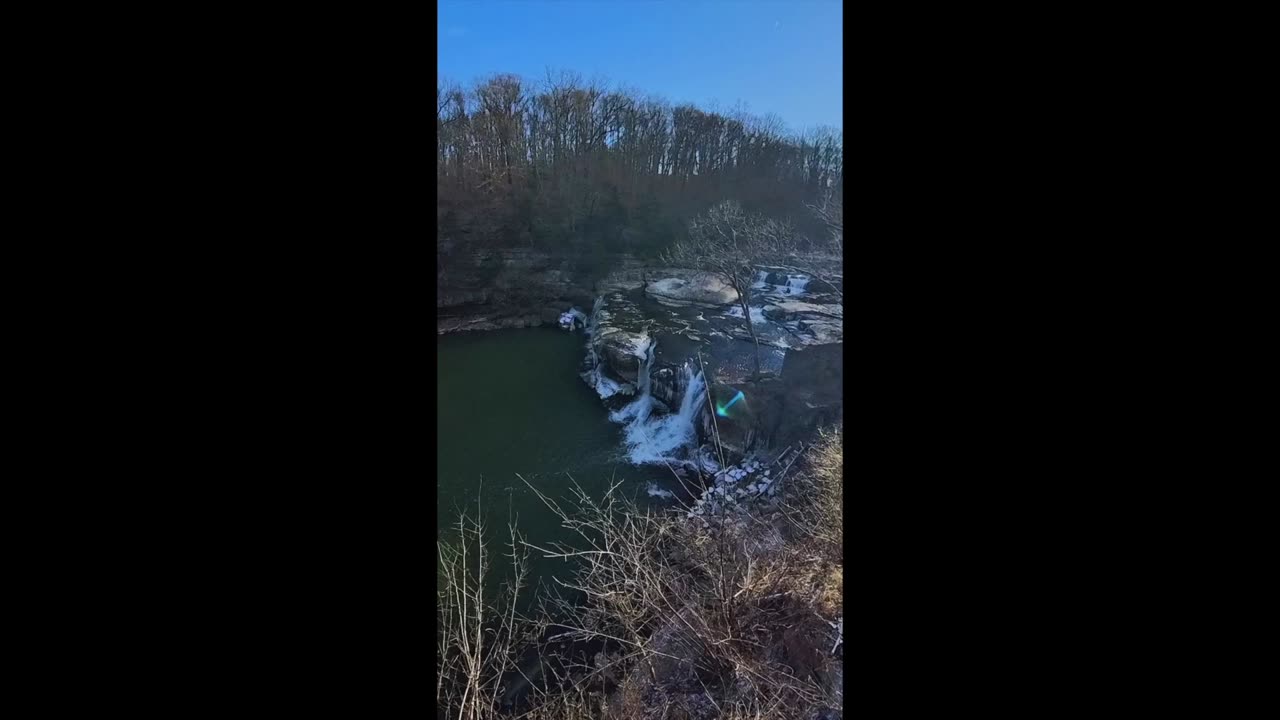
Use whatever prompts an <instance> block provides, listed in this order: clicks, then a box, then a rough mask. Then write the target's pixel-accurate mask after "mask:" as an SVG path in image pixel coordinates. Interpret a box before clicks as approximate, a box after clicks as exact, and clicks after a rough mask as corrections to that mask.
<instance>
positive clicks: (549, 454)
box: [436, 328, 670, 579]
mask: <svg viewBox="0 0 1280 720" xmlns="http://www.w3.org/2000/svg"><path fill="white" fill-rule="evenodd" d="M585 342H586V338H585V337H583V335H582V333H581V332H577V333H569V332H566V331H564V330H557V329H550V328H535V329H527V330H496V331H490V332H478V333H459V334H452V335H445V336H441V337H440V338H439V339H438V340H437V345H436V359H437V362H438V365H437V367H438V369H437V375H436V389H437V392H438V393H439V399H438V404H437V406H436V420H437V428H438V429H437V441H438V454H437V460H436V475H437V480H436V482H437V485H436V501H437V521H438V523H439V525H438V527H439V528H440V529H441V531H442V533H446V532H447V531H448V528H449V527H450V526H451V525H453V524H454V523H456V521H457V512H458V509H459V508H460V507H461V506H463V505H466V506H467V507H468V508H469V509H470V510H471V511H472V512H474V511H475V509H476V501H477V498H479V500H480V505H479V507H480V509H481V510H482V511H483V512H484V516H485V518H486V520H487V521H488V523H489V529H490V533H489V536H490V538H491V539H492V540H496V541H500V542H506V541H507V529H506V528H507V521H508V518H513V519H515V520H516V524H517V526H518V527H519V528H520V530H521V531H522V532H523V533H524V534H525V535H526V537H527V540H528V541H529V542H531V543H533V544H536V545H540V546H543V547H546V546H547V543H548V542H550V541H553V540H565V541H568V540H573V539H574V537H575V536H574V535H573V534H571V533H568V532H567V531H565V530H564V529H563V528H561V527H560V521H559V519H558V518H556V517H554V515H552V513H551V512H550V511H549V510H548V509H547V508H546V507H545V506H544V505H543V504H542V502H541V501H539V500H538V498H537V497H536V496H535V495H534V494H533V493H532V492H531V491H530V490H529V489H528V488H527V487H526V486H525V485H524V483H522V482H520V480H519V479H518V478H517V477H516V473H519V474H520V475H523V476H524V478H525V479H526V480H528V481H529V482H530V483H532V484H533V485H534V486H536V487H537V488H538V489H539V490H541V491H542V492H543V493H544V494H546V495H548V496H551V497H554V498H557V499H558V498H563V497H566V496H567V495H568V488H569V485H570V481H569V475H572V477H573V478H574V479H575V480H576V481H577V483H578V485H580V486H581V487H582V488H583V489H584V490H586V491H587V492H588V493H589V494H591V495H592V496H593V497H599V496H600V495H601V494H602V493H603V491H604V490H605V488H606V487H607V486H608V484H609V483H610V479H611V478H612V477H614V476H616V477H617V478H618V479H621V480H623V481H624V484H623V489H624V491H625V492H626V493H627V494H628V495H638V496H639V499H641V500H644V499H646V498H647V495H646V490H647V486H648V481H649V480H650V479H654V478H656V477H657V475H656V473H658V472H659V470H658V469H656V468H638V467H634V466H631V465H629V464H627V463H626V461H625V460H624V459H623V458H622V456H621V450H622V433H621V427H620V426H619V425H617V424H614V423H611V422H609V418H608V411H607V410H606V409H605V407H604V406H603V405H602V404H601V402H600V399H599V398H598V397H597V396H596V394H595V393H594V392H593V391H592V390H591V389H590V388H589V387H587V385H586V383H584V382H583V381H582V379H581V378H579V377H578V373H579V371H580V370H581V364H582V360H583V357H584V354H585V350H584V347H583V346H584V343H585ZM661 472H666V471H665V470H663V471H661ZM667 475H668V477H669V475H670V473H669V472H668V473H667ZM494 549H495V550H496V551H503V552H509V550H502V549H501V548H497V547H496V546H495V548H494ZM494 558H495V560H500V558H499V556H498V553H497V552H495V553H494ZM530 562H531V569H532V571H533V575H535V576H545V575H546V574H547V573H550V572H556V573H564V572H565V571H566V567H567V566H566V565H565V563H564V562H563V561H560V560H547V559H543V558H541V557H540V556H539V554H538V553H536V552H531V557H530ZM535 579H536V578H535Z"/></svg>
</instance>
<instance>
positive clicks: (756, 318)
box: [725, 305, 768, 325]
mask: <svg viewBox="0 0 1280 720" xmlns="http://www.w3.org/2000/svg"><path fill="white" fill-rule="evenodd" d="M725 314H726V315H728V316H729V317H735V318H740V317H742V306H741V305H734V306H733V307H731V308H729V312H727V313H725ZM751 322H752V323H759V324H761V325H763V324H764V323H766V322H768V321H767V320H765V319H764V308H758V307H753V308H751Z"/></svg>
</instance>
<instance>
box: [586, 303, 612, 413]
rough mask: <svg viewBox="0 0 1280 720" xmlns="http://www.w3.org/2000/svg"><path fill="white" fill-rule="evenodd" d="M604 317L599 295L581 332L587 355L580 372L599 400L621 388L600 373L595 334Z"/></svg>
mask: <svg viewBox="0 0 1280 720" xmlns="http://www.w3.org/2000/svg"><path fill="white" fill-rule="evenodd" d="M605 317H608V313H607V312H605V309H604V296H603V295H601V296H600V297H598V298H596V302H595V304H594V305H592V306H591V317H589V318H587V323H586V326H585V327H584V328H583V334H584V335H586V336H587V357H586V359H585V360H584V361H583V363H582V364H583V367H585V368H586V371H585V372H583V373H582V379H583V380H585V381H586V383H587V384H588V385H590V386H591V389H593V390H595V391H596V394H598V395H599V396H600V399H601V400H605V399H608V398H611V397H613V396H614V395H617V394H618V391H619V390H621V389H622V386H621V385H619V384H618V383H616V382H614V381H613V380H611V379H609V378H607V377H605V376H604V375H601V374H600V355H599V354H598V353H597V352H596V346H595V334H596V329H597V328H598V327H599V326H600V321H601V319H603V318H605Z"/></svg>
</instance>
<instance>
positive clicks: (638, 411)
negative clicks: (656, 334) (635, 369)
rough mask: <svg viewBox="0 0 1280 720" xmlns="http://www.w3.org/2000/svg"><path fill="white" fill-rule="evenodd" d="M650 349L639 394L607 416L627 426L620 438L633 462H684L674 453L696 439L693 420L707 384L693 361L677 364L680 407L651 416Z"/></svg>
mask: <svg viewBox="0 0 1280 720" xmlns="http://www.w3.org/2000/svg"><path fill="white" fill-rule="evenodd" d="M653 352H654V348H653V346H652V345H650V346H649V348H648V352H647V353H646V355H645V363H644V367H643V368H642V369H641V372H640V379H639V388H638V391H637V394H638V396H639V397H637V398H636V399H635V401H634V402H632V403H631V404H629V405H627V406H626V407H624V408H622V409H621V410H618V411H617V412H614V413H611V414H610V415H609V419H610V420H613V421H614V422H617V423H622V424H623V425H625V426H626V428H625V429H624V430H623V438H624V439H625V441H626V445H627V456H628V459H630V461H631V462H632V463H634V464H636V465H642V464H646V463H649V464H663V463H666V462H676V463H678V464H679V463H683V462H684V461H683V460H680V459H678V458H676V457H675V456H676V455H677V454H678V452H679V451H680V450H682V449H684V448H686V447H690V446H692V445H693V444H694V443H695V442H696V441H697V437H698V434H697V430H696V428H695V425H694V423H695V421H696V420H697V418H698V414H699V412H700V411H701V410H702V406H703V403H705V402H706V399H707V393H706V384H705V382H704V380H703V377H702V373H701V372H698V373H695V372H694V370H693V365H692V364H691V363H688V362H686V363H685V364H684V366H683V367H681V368H680V374H681V375H680V378H679V380H678V381H677V387H680V386H683V388H684V392H683V394H682V396H681V399H680V409H679V411H678V412H672V413H670V414H668V415H660V416H657V417H653V415H652V411H653V398H652V397H651V396H650V394H649V384H650V383H649V369H650V367H651V366H652V364H653Z"/></svg>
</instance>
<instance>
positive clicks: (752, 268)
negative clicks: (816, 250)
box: [664, 201, 797, 376]
mask: <svg viewBox="0 0 1280 720" xmlns="http://www.w3.org/2000/svg"><path fill="white" fill-rule="evenodd" d="M796 239H797V238H796V234H795V231H794V230H793V229H792V228H791V226H790V225H788V224H787V223H782V222H778V221H776V220H771V219H769V218H765V217H761V216H759V215H749V214H747V213H745V212H743V210H742V207H741V206H740V205H739V204H738V203H736V202H733V201H728V202H723V203H720V204H719V205H716V206H714V207H712V208H711V209H710V210H708V211H707V212H706V213H705V214H703V215H700V216H698V217H696V218H694V219H693V220H692V221H690V222H689V234H688V237H687V238H685V239H682V240H679V241H677V242H676V243H675V244H674V245H672V246H671V248H670V250H668V251H667V253H666V256H665V258H664V259H665V260H666V261H667V262H669V263H671V264H672V265H676V266H680V267H689V268H693V269H695V270H702V271H705V272H710V273H712V274H714V275H716V276H718V277H720V278H721V279H722V280H724V282H725V283H726V284H728V285H729V286H730V287H732V288H733V289H734V290H736V291H737V292H738V306H739V307H740V308H742V319H743V322H744V323H745V324H746V327H747V333H748V334H749V335H750V336H751V341H752V342H753V343H755V346H756V351H755V372H756V376H759V375H760V338H759V337H758V336H757V335H756V329H755V325H754V324H753V323H752V321H751V289H752V288H751V286H752V284H753V283H754V282H755V277H756V268H757V267H759V266H761V265H767V264H776V263H778V262H779V261H782V260H784V259H787V258H790V257H792V256H794V255H795V254H796V247H797V243H796Z"/></svg>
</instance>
